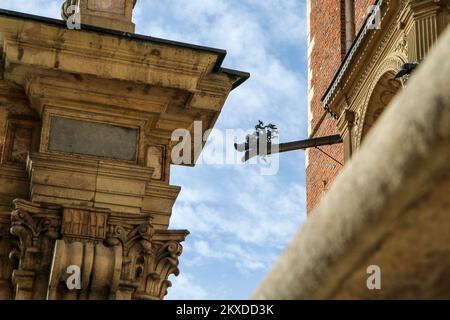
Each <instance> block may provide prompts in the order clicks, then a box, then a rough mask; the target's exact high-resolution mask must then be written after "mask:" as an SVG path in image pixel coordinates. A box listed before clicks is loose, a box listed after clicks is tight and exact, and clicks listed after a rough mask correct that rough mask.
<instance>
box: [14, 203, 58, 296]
mask: <svg viewBox="0 0 450 320" xmlns="http://www.w3.org/2000/svg"><path fill="white" fill-rule="evenodd" d="M14 206H15V208H14V210H13V211H12V213H11V229H10V232H11V234H12V235H14V236H17V237H18V239H19V246H18V250H13V251H12V252H11V253H10V258H12V259H13V258H16V259H18V260H19V266H18V269H17V270H15V271H14V272H13V283H14V285H15V286H16V297H15V298H16V299H19V300H21V299H27V300H28V299H44V298H45V296H46V291H45V289H44V288H46V285H47V281H48V276H49V272H50V268H51V262H52V256H53V247H54V243H55V240H56V239H57V238H58V235H59V232H58V230H59V228H60V211H59V209H58V208H56V207H53V208H44V207H41V206H39V205H37V204H33V203H30V202H27V201H23V200H15V201H14ZM37 279H39V280H38V281H40V282H42V283H40V284H39V285H36V283H35V281H36V280H37ZM35 287H39V288H42V290H35Z"/></svg>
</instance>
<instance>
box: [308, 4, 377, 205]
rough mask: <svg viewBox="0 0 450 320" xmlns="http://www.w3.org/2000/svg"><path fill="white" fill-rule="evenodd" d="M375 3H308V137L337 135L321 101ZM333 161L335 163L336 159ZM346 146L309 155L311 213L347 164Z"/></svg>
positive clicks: (316, 150) (328, 148)
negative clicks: (345, 162) (345, 163)
mask: <svg viewBox="0 0 450 320" xmlns="http://www.w3.org/2000/svg"><path fill="white" fill-rule="evenodd" d="M374 3H375V1H374V0H356V1H355V0H308V13H307V14H308V37H309V39H308V41H309V46H308V48H309V50H308V61H309V67H308V78H309V88H308V90H309V95H308V100H309V107H308V115H309V136H310V138H317V137H322V136H328V135H333V134H338V133H339V132H338V129H337V120H336V119H335V118H334V117H333V116H332V115H330V113H328V112H327V111H325V109H324V106H323V104H322V101H321V99H322V97H323V95H324V94H325V92H326V90H327V88H328V87H329V85H330V84H331V82H332V80H333V78H334V76H335V74H336V72H337V71H338V68H339V66H340V64H341V62H342V61H343V59H344V57H345V55H346V53H347V50H348V48H349V46H350V45H351V44H352V42H353V39H354V38H355V35H356V34H357V33H358V31H359V29H360V28H361V26H362V25H363V22H364V21H365V19H366V18H367V16H368V9H369V7H370V6H371V5H373V4H374ZM333 158H334V159H333ZM344 159H345V156H344V147H343V145H334V146H324V147H320V150H319V149H310V150H308V151H307V155H306V173H307V174H306V177H307V178H306V190H307V209H308V212H309V213H310V212H311V211H312V209H314V207H315V206H316V205H317V203H318V202H319V200H320V198H321V196H322V194H323V193H324V192H325V191H326V190H328V188H329V186H330V184H331V183H332V182H333V180H334V178H335V177H336V175H337V174H338V173H339V172H340V170H341V169H342V167H343V166H342V164H344V161H345V160H344Z"/></svg>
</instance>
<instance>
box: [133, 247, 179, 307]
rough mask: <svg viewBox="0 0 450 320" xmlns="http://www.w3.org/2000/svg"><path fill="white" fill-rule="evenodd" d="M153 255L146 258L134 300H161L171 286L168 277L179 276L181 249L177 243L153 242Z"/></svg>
mask: <svg viewBox="0 0 450 320" xmlns="http://www.w3.org/2000/svg"><path fill="white" fill-rule="evenodd" d="M154 247H155V248H156V250H155V251H154V254H152V255H150V256H148V257H147V259H146V261H145V263H144V265H145V270H144V273H143V274H144V277H143V279H142V282H141V286H140V287H139V290H138V292H137V293H136V295H135V296H134V297H133V298H134V299H142V300H162V299H163V298H164V297H165V296H166V295H167V290H168V289H169V288H170V287H171V286H172V283H171V282H170V281H169V280H168V278H169V276H170V275H172V274H173V275H176V276H178V275H179V273H180V272H179V269H178V264H179V261H178V259H179V257H180V256H181V254H182V252H183V247H182V246H181V244H180V243H179V242H178V241H169V242H155V243H154Z"/></svg>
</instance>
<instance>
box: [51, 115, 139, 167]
mask: <svg viewBox="0 0 450 320" xmlns="http://www.w3.org/2000/svg"><path fill="white" fill-rule="evenodd" d="M138 135H139V130H138V129H136V128H128V127H121V126H116V125H111V124H106V123H98V122H91V121H83V120H76V119H69V118H62V117H52V118H51V124H50V137H49V145H48V149H49V150H50V151H60V152H66V153H76V154H83V155H91V156H98V157H105V158H112V159H117V160H127V161H136V156H137V145H138Z"/></svg>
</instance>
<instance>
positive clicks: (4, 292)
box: [0, 212, 18, 300]
mask: <svg viewBox="0 0 450 320" xmlns="http://www.w3.org/2000/svg"><path fill="white" fill-rule="evenodd" d="M10 226H11V219H10V213H1V212H0V300H11V299H12V298H13V293H14V288H13V286H12V282H11V278H12V273H13V270H14V269H15V268H17V260H15V259H12V260H11V259H10V258H9V254H10V252H11V251H13V250H17V246H18V243H17V241H16V240H15V239H13V237H12V236H11V234H10V233H9V229H10Z"/></svg>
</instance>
